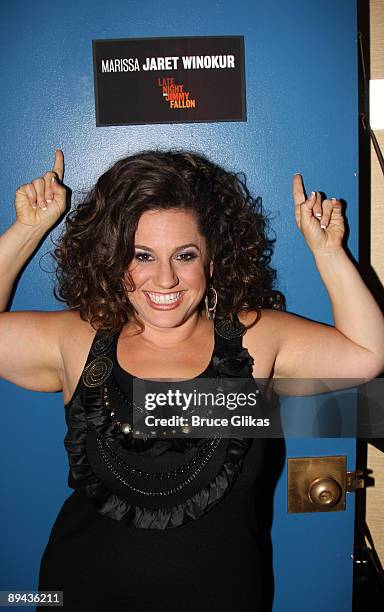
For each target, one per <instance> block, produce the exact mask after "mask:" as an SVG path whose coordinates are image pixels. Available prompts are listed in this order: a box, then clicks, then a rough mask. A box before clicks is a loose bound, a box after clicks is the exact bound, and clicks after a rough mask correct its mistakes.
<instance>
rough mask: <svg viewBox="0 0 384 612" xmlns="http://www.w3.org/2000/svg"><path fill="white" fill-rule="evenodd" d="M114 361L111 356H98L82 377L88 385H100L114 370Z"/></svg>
mask: <svg viewBox="0 0 384 612" xmlns="http://www.w3.org/2000/svg"><path fill="white" fill-rule="evenodd" d="M112 368H113V361H112V359H109V357H97V358H96V359H94V360H93V361H91V363H90V364H88V365H87V367H86V368H85V370H84V372H83V375H82V379H83V383H84V384H85V386H86V387H98V386H99V385H101V384H102V383H103V382H105V381H106V380H107V378H108V377H109V375H110V373H111V372H112Z"/></svg>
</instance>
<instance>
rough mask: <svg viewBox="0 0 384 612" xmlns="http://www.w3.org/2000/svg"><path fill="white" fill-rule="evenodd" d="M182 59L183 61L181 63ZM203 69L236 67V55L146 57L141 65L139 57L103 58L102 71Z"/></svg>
mask: <svg viewBox="0 0 384 612" xmlns="http://www.w3.org/2000/svg"><path fill="white" fill-rule="evenodd" d="M180 61H181V63H180ZM178 68H184V70H201V69H215V68H235V56H234V55H182V56H181V57H177V56H175V57H174V56H166V57H146V58H145V61H144V63H142V64H141V65H140V62H139V60H138V58H137V57H123V58H120V59H103V60H101V72H136V71H137V70H139V71H140V70H145V71H146V72H148V71H150V70H177V69H178Z"/></svg>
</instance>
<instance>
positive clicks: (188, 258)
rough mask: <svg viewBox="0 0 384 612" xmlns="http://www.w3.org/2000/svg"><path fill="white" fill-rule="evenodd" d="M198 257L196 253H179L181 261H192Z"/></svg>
mask: <svg viewBox="0 0 384 612" xmlns="http://www.w3.org/2000/svg"><path fill="white" fill-rule="evenodd" d="M196 257H197V255H196V253H180V254H179V255H177V259H178V260H179V261H192V259H196Z"/></svg>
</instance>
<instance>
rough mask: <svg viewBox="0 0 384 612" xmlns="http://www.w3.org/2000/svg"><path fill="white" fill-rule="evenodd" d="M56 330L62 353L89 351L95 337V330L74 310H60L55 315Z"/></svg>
mask: <svg viewBox="0 0 384 612" xmlns="http://www.w3.org/2000/svg"><path fill="white" fill-rule="evenodd" d="M56 317H57V329H58V333H59V335H60V344H61V347H62V350H63V351H66V350H71V349H72V350H73V348H77V349H80V350H86V349H87V348H88V349H89V348H90V346H91V344H92V341H93V339H94V337H95V334H96V330H95V329H94V328H93V327H92V325H91V324H90V323H89V321H85V320H84V319H82V318H81V316H80V312H79V311H76V310H62V311H58V312H57V313H56Z"/></svg>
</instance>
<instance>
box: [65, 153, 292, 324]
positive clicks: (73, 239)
mask: <svg viewBox="0 0 384 612" xmlns="http://www.w3.org/2000/svg"><path fill="white" fill-rule="evenodd" d="M158 209H183V210H187V211H189V212H191V213H192V214H193V215H194V216H195V218H196V221H197V226H198V229H199V231H200V233H201V234H202V235H203V236H204V237H205V239H206V243H207V252H208V256H209V259H213V262H214V271H213V278H212V284H213V285H214V287H215V289H216V291H217V293H218V296H219V299H218V304H217V310H216V317H218V318H231V319H232V318H233V316H234V315H236V314H237V313H238V312H241V311H256V312H257V315H258V316H259V310H260V309H261V308H277V309H280V310H284V308H285V299H284V296H283V295H282V294H281V293H280V292H279V291H277V290H274V289H273V283H274V280H275V277H276V272H275V270H273V269H272V268H271V267H270V265H269V264H270V260H271V256H272V244H273V242H274V240H272V239H270V238H268V236H267V233H266V230H267V218H266V217H265V216H264V215H263V212H262V205H261V199H260V198H253V197H252V196H251V195H250V193H249V191H248V188H247V186H246V181H245V177H244V175H243V174H236V173H233V172H228V171H226V170H224V169H223V168H221V167H220V166H218V165H216V164H214V163H212V162H211V161H209V160H208V159H207V158H206V157H204V156H202V155H197V154H195V153H191V152H186V151H145V152H142V153H138V154H136V155H131V156H129V157H125V158H124V159H121V160H119V161H117V162H116V163H115V164H114V165H113V166H112V167H111V168H110V169H109V170H108V171H107V172H105V173H104V174H103V175H102V176H101V177H100V178H99V180H98V181H97V183H96V185H95V187H94V188H93V189H92V190H91V191H90V192H89V193H88V195H87V196H86V197H85V198H84V199H83V200H82V201H81V202H80V203H79V204H78V205H77V206H76V207H75V208H74V209H73V210H72V211H70V212H69V213H68V215H67V217H66V221H65V228H64V231H63V233H62V234H61V236H60V238H59V239H58V241H57V242H56V244H55V247H56V248H55V249H54V252H53V257H54V259H55V261H56V263H57V266H56V278H57V281H58V287H55V289H54V295H55V297H56V298H57V299H59V300H60V301H62V302H65V303H66V304H67V306H68V307H69V308H70V309H71V310H76V311H79V313H80V316H81V318H82V319H83V320H85V321H89V322H90V323H91V325H92V326H93V327H94V329H101V330H108V331H118V330H119V329H120V328H121V326H122V325H124V323H126V322H127V321H128V320H135V321H136V323H137V324H138V325H139V327H140V328H141V329H143V325H142V322H141V321H140V320H139V319H138V317H137V316H136V315H135V313H134V310H133V307H132V306H131V304H130V302H129V300H128V299H127V296H126V292H125V288H124V283H123V279H124V278H125V280H127V269H128V266H129V264H130V263H131V261H132V259H133V257H134V238H135V232H136V229H137V226H138V222H139V219H140V217H141V215H142V214H143V213H144V212H145V211H148V210H158ZM128 281H129V282H130V283H131V286H132V289H134V284H133V282H132V279H131V278H130V275H128ZM202 305H203V302H202V304H201V305H200V306H201V307H202ZM257 318H258V317H257ZM257 318H256V320H257ZM256 320H255V322H256Z"/></svg>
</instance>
